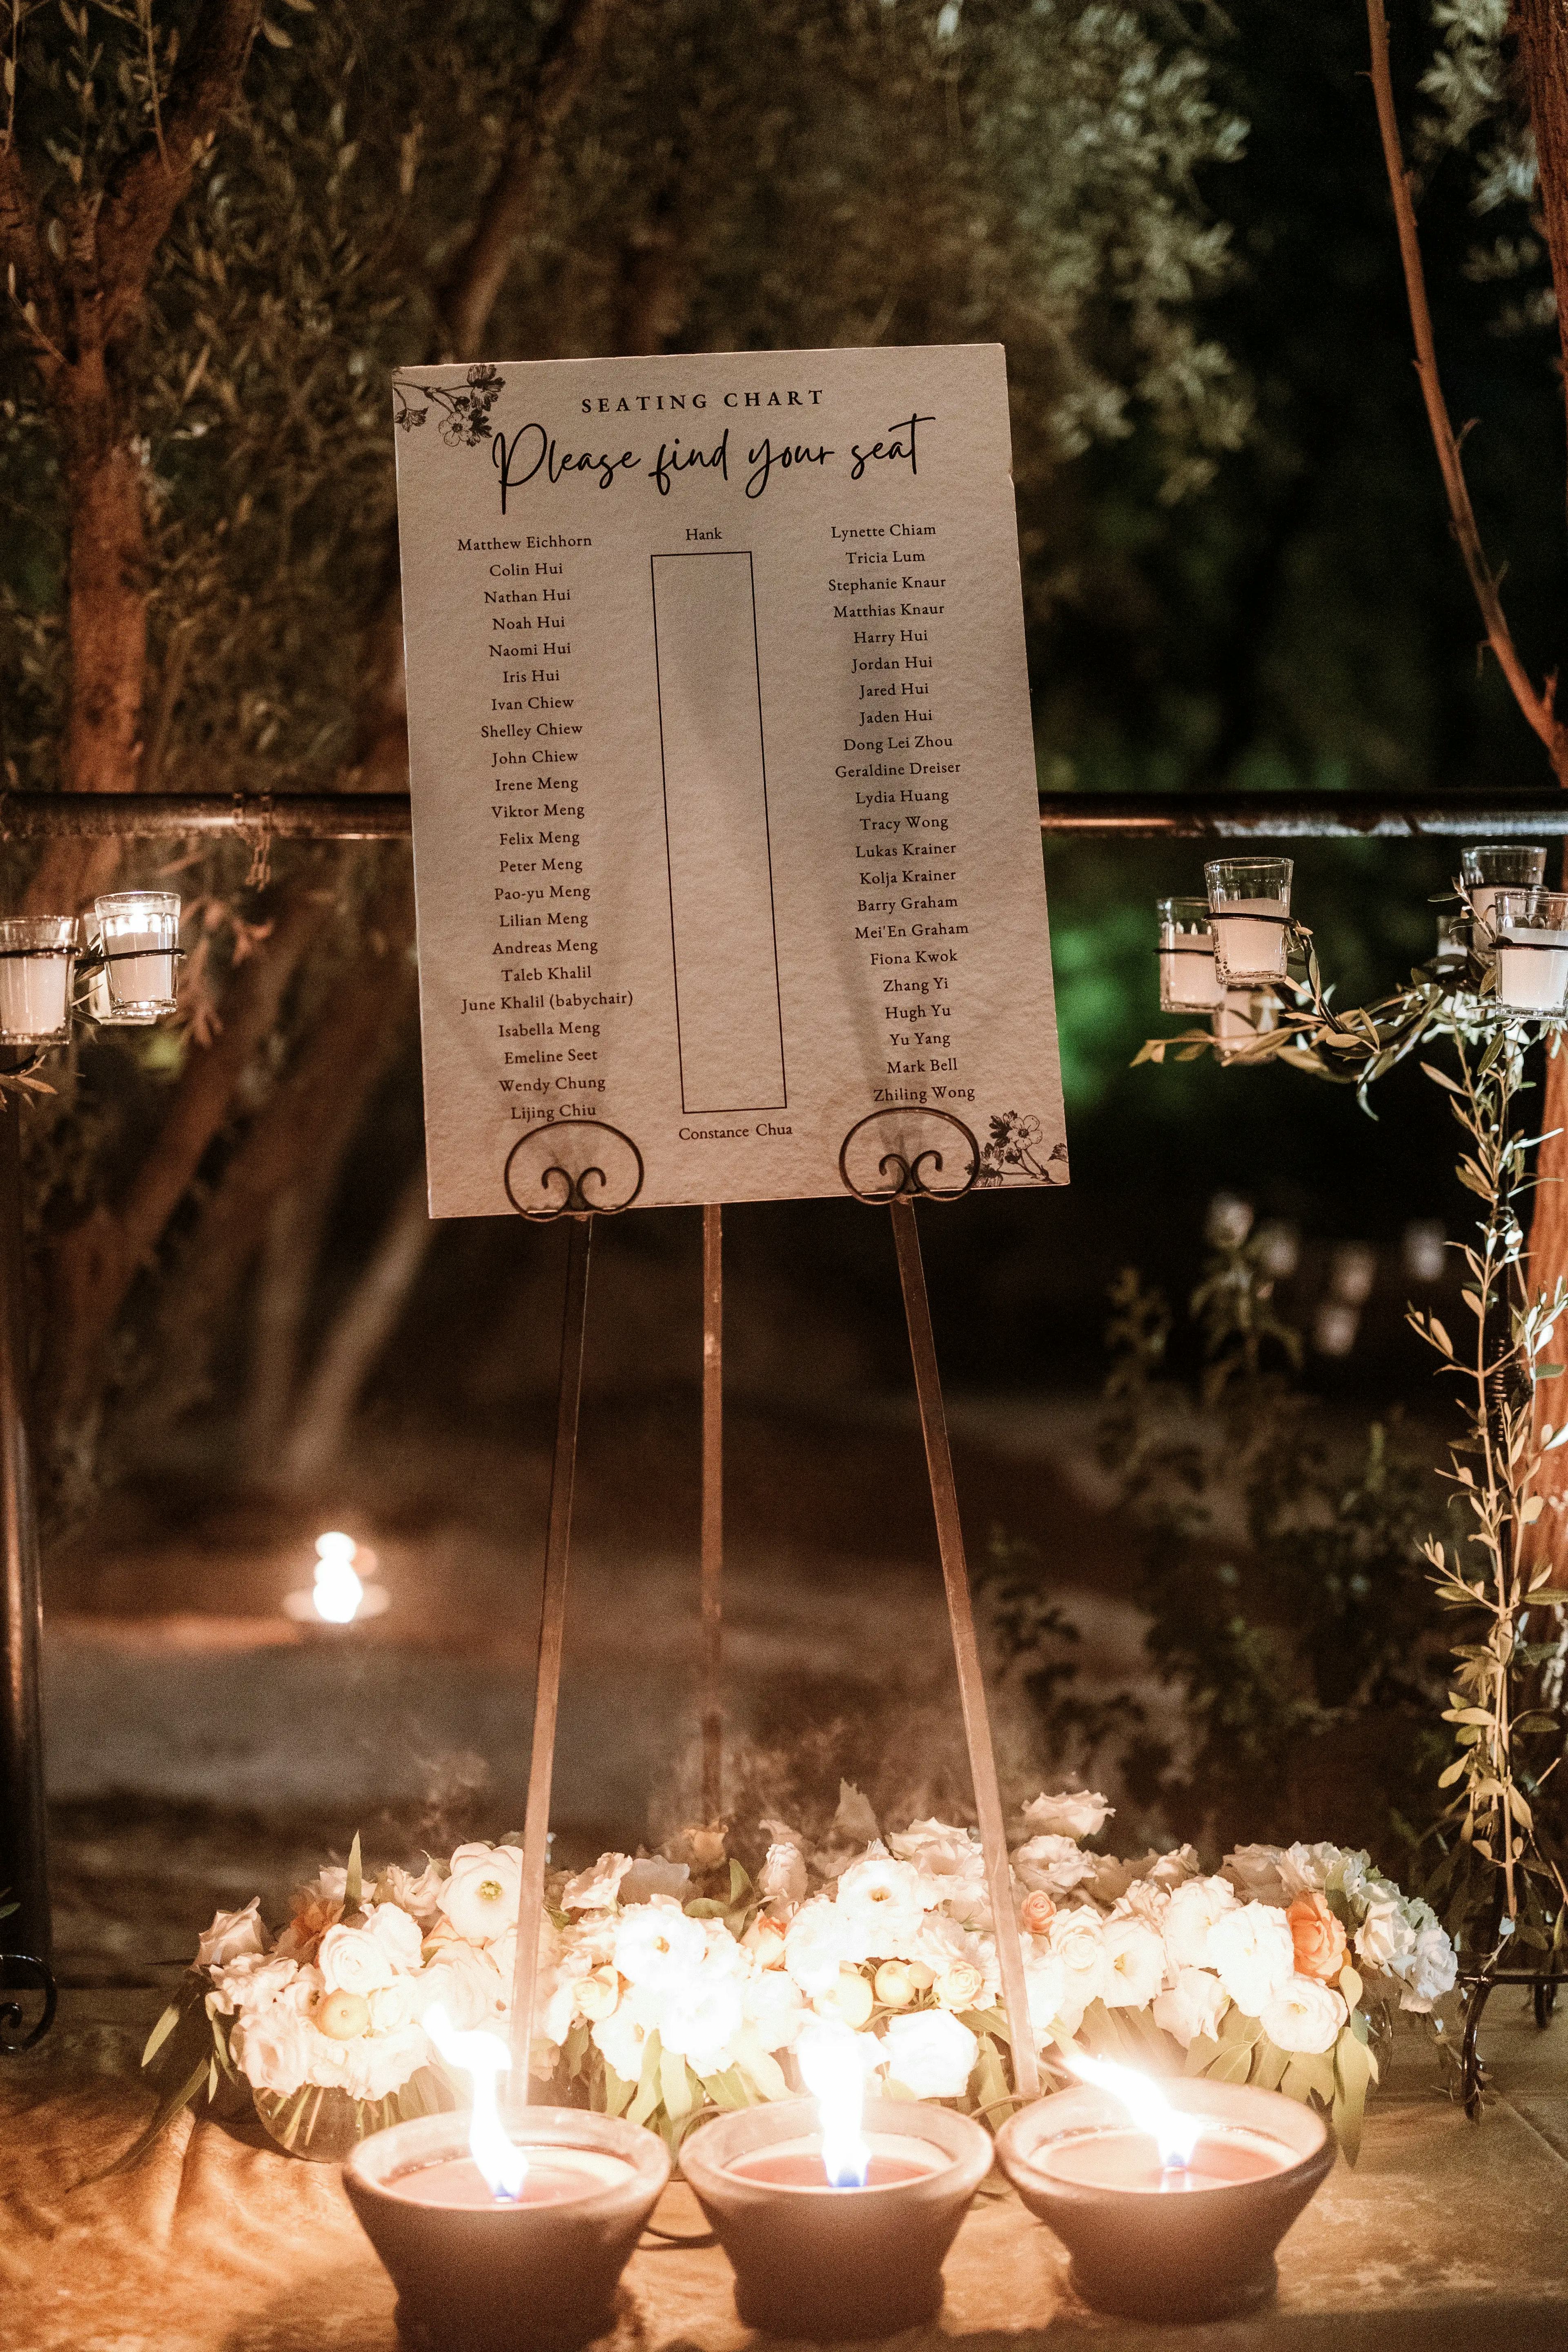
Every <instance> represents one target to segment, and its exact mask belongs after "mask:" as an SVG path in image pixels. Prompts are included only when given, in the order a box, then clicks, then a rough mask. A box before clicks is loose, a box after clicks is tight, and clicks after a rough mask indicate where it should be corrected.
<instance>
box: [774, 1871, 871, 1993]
mask: <svg viewBox="0 0 1568 2352" xmlns="http://www.w3.org/2000/svg"><path fill="white" fill-rule="evenodd" d="M853 1940H854V1938H853V1937H852V1936H851V1935H850V1934H849V1933H848V1932H847V1927H846V1924H845V1921H844V1920H843V1918H842V1917H841V1916H839V1910H838V1906H837V1903H833V1902H830V1901H829V1900H828V1898H827V1897H826V1895H816V1896H815V1897H814V1898H813V1900H812V1901H811V1902H809V1903H803V1904H802V1905H801V1906H800V1909H799V1910H798V1911H797V1912H796V1913H795V1917H794V1918H793V1919H792V1920H791V1921H790V1923H789V1932H788V1934H787V1935H786V1936H785V1937H784V1966H785V1968H786V1969H788V1970H789V1972H790V1974H791V1976H792V1977H793V1978H794V1979H795V1982H796V1984H797V1985H799V1987H800V1989H801V1990H802V1991H803V1992H804V1993H806V1994H809V1995H810V1997H811V1998H812V1999H813V2000H815V1999H816V1997H817V1996H818V1995H819V1994H821V1993H825V1992H830V1991H831V1990H832V1989H833V1987H834V1986H835V1985H836V1984H837V1982H838V1971H839V1969H841V1968H842V1967H843V1966H844V1964H845V1962H846V1961H847V1959H848V1958H849V1956H850V1946H851V1944H852V1942H853Z"/></svg>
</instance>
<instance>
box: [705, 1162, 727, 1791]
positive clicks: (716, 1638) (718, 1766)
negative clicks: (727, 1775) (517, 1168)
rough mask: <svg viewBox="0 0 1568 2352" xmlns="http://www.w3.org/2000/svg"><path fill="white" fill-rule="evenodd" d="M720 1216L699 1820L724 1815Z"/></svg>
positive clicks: (710, 1370) (710, 1342)
mask: <svg viewBox="0 0 1568 2352" xmlns="http://www.w3.org/2000/svg"><path fill="white" fill-rule="evenodd" d="M723 1638H724V1213H723V1211H722V1209H721V1208H719V1207H718V1206H717V1205H716V1204H715V1205H712V1206H710V1207H708V1208H705V1209H704V1210H703V1212H702V1818H703V1820H704V1821H705V1822H717V1821H718V1820H719V1819H720V1817H721V1813H722V1811H723V1809H724V1715H723V1707H722V1704H721V1697H720V1690H721V1682H720V1675H721V1662H722V1650H723Z"/></svg>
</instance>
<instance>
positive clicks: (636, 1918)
mask: <svg viewBox="0 0 1568 2352" xmlns="http://www.w3.org/2000/svg"><path fill="white" fill-rule="evenodd" d="M706 1949H707V1937H705V1935H704V1934H703V1931H702V1922H701V1920H700V1919H689V1918H688V1917H687V1916H686V1914H685V1912H684V1911H683V1910H682V1909H681V1907H680V1906H679V1903H676V1902H674V1901H672V1899H671V1898H670V1897H669V1896H668V1895H654V1896H653V1897H652V1898H651V1899H650V1900H649V1901H648V1902H647V1903H639V1904H637V1906H635V1908H634V1909H632V1910H630V1911H623V1912H622V1914H621V1916H620V1919H619V1921H618V1922H617V1924H616V1968H617V1969H619V1970H620V1972H621V1974H622V1976H624V1977H626V1978H628V1979H630V1981H631V1982H632V1983H633V1984H635V1985H646V1986H647V1989H648V1990H649V1991H650V1992H664V1991H667V1990H674V1989H675V1988H676V1987H677V1986H679V1984H681V1983H682V1982H683V1981H684V1979H686V1977H688V1976H689V1974H690V1972H691V1970H692V1969H695V1968H697V1967H699V1966H700V1963H701V1959H702V1955H703V1953H704V1951H705V1950H706Z"/></svg>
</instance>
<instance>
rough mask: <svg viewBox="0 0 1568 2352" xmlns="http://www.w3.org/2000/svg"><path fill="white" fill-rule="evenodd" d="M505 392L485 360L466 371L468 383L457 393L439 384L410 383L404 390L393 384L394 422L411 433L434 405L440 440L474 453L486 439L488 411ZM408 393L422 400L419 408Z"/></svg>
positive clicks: (501, 378)
mask: <svg viewBox="0 0 1568 2352" xmlns="http://www.w3.org/2000/svg"><path fill="white" fill-rule="evenodd" d="M505 389H506V378H505V376H503V375H502V374H501V373H500V370H499V369H497V368H494V367H492V366H491V364H490V362H489V360H480V361H479V362H477V363H476V365H474V366H473V367H471V368H470V369H469V370H468V383H467V385H466V387H465V388H464V389H463V390H462V391H460V392H450V391H448V390H447V386H446V385H445V384H441V383H411V384H409V385H407V386H406V388H405V386H404V385H403V384H401V383H394V384H393V387H392V395H393V398H394V399H395V401H396V403H397V410H396V417H395V422H396V423H397V425H399V427H400V428H401V429H402V431H404V432H405V433H412V432H413V431H414V429H415V427H416V425H423V424H424V422H425V420H426V417H427V416H428V415H429V414H430V404H431V402H432V401H434V403H435V404H436V406H437V409H439V410H440V411H441V412H442V414H441V418H440V430H441V438H442V440H443V441H445V442H446V443H447V446H448V447H450V448H455V449H458V448H468V449H476V448H478V447H479V444H480V442H482V441H488V440H489V436H490V411H491V409H492V408H493V407H494V406H495V404H496V402H497V400H498V399H499V398H500V394H501V393H502V392H503V391H504V390H505ZM409 393H413V394H416V396H417V397H418V398H419V399H421V400H423V401H424V403H425V405H424V407H423V408H416V407H415V406H414V405H413V404H412V402H411V401H410V400H409V397H408V394H409Z"/></svg>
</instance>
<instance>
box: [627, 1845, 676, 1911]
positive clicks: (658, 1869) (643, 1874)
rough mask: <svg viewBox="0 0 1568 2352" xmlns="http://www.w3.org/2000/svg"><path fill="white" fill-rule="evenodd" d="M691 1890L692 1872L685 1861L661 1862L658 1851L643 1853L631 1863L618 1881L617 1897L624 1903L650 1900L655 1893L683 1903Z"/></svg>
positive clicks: (648, 1901) (647, 1901) (649, 1901)
mask: <svg viewBox="0 0 1568 2352" xmlns="http://www.w3.org/2000/svg"><path fill="white" fill-rule="evenodd" d="M690 1892H691V1872H690V1869H689V1865H688V1864H686V1863H684V1862H664V1861H661V1860H660V1858H659V1856H658V1854H649V1855H646V1856H645V1857H644V1858H643V1859H642V1860H641V1861H640V1862H634V1863H633V1864H632V1866H631V1868H630V1869H629V1870H628V1871H627V1873H626V1876H625V1877H624V1878H623V1879H622V1881H621V1885H620V1896H621V1901H622V1903H623V1905H624V1904H627V1903H651V1902H652V1900H653V1898H654V1896H655V1895H666V1896H668V1898H669V1899H670V1900H671V1901H673V1902H676V1903H684V1902H685V1900H686V1898H687V1896H688V1895H689V1894H690Z"/></svg>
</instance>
